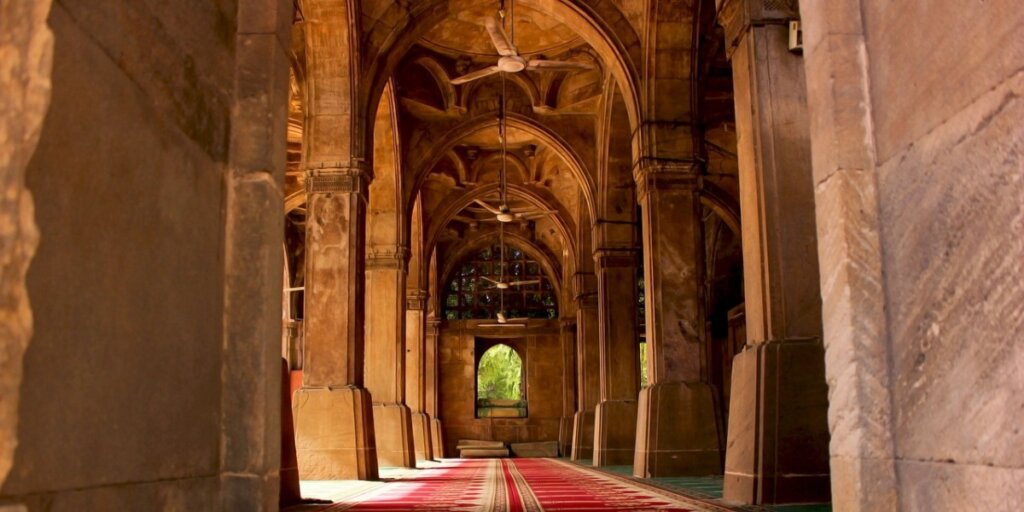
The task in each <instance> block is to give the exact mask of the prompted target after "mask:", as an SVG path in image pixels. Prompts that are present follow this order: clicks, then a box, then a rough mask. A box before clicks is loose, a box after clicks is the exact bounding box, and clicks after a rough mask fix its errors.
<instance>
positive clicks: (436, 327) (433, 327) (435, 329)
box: [427, 318, 441, 338]
mask: <svg viewBox="0 0 1024 512" xmlns="http://www.w3.org/2000/svg"><path fill="white" fill-rule="evenodd" d="M440 334H441V320H440V319H437V318H428V319H427V336H433V337H435V338H436V337H438V336H439V335H440Z"/></svg>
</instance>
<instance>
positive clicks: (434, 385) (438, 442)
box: [423, 318, 445, 459]
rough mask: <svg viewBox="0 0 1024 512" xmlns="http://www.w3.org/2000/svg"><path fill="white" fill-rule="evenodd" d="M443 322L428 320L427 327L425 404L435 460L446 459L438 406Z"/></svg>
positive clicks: (434, 319) (442, 427) (433, 319)
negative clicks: (440, 337)
mask: <svg viewBox="0 0 1024 512" xmlns="http://www.w3.org/2000/svg"><path fill="white" fill-rule="evenodd" d="M440 325H441V321H440V320H438V319H436V318H428V319H427V326H426V345H425V349H426V350H425V352H424V365H425V371H424V381H423V384H424V385H423V391H424V403H425V406H426V413H427V416H429V417H430V419H431V425H430V447H431V451H432V453H433V456H434V459H441V458H444V456H445V453H444V426H443V424H442V423H441V418H440V406H439V404H438V393H439V391H440V387H439V386H440V384H439V381H438V379H439V378H440V374H439V372H440V360H439V353H438V346H437V344H438V339H439V335H440Z"/></svg>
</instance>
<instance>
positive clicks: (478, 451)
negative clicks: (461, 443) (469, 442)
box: [459, 448, 508, 459]
mask: <svg viewBox="0 0 1024 512" xmlns="http://www.w3.org/2000/svg"><path fill="white" fill-rule="evenodd" d="M459 456H460V457H462V458H463V459H493V458H504V457H508V448H501V449H498V448H462V449H461V450H459Z"/></svg>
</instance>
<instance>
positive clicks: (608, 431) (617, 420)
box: [594, 400, 637, 466]
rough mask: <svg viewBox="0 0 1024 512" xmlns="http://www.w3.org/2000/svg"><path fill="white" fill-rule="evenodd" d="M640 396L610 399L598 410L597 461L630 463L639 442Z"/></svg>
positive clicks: (596, 426)
mask: <svg viewBox="0 0 1024 512" xmlns="http://www.w3.org/2000/svg"><path fill="white" fill-rule="evenodd" d="M636 411H637V404H636V400H608V401H604V402H601V403H599V404H597V410H596V411H594V465H595V466H628V465H630V464H632V463H633V452H634V448H635V444H636Z"/></svg>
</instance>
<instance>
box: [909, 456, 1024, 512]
mask: <svg viewBox="0 0 1024 512" xmlns="http://www.w3.org/2000/svg"><path fill="white" fill-rule="evenodd" d="M896 464H897V471H898V472H899V475H900V508H901V509H902V510H934V511H936V512H946V511H949V512H954V511H960V510H984V511H986V512H1015V511H1018V510H1024V493H1021V492H1020V491H1021V489H1024V468H1020V467H1013V468H1005V467H992V466H985V465H973V464H954V463H949V462H947V461H917V460H900V461H898V462H897V463H896Z"/></svg>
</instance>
